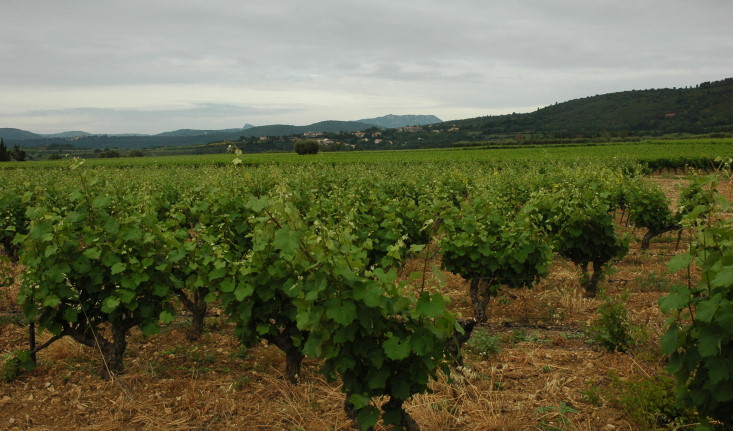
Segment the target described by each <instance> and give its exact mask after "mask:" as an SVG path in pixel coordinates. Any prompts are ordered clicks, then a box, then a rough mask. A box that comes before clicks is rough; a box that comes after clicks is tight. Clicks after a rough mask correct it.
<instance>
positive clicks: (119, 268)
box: [111, 262, 127, 275]
mask: <svg viewBox="0 0 733 431" xmlns="http://www.w3.org/2000/svg"><path fill="white" fill-rule="evenodd" d="M126 269H127V265H126V264H124V263H122V262H118V263H115V264H114V265H112V268H111V271H112V275H115V274H119V273H121V272H123V271H124V270H126Z"/></svg>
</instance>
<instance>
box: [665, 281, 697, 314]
mask: <svg viewBox="0 0 733 431" xmlns="http://www.w3.org/2000/svg"><path fill="white" fill-rule="evenodd" d="M690 299H691V293H690V289H688V288H687V287H686V286H672V287H671V288H670V293H669V295H667V296H665V297H662V298H660V299H659V308H660V309H661V310H662V312H663V313H669V312H670V311H672V310H681V309H683V308H685V307H687V305H688V304H689V303H690Z"/></svg>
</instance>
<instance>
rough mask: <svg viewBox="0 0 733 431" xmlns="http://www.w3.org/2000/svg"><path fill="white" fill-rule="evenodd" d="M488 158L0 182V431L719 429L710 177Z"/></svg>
mask: <svg viewBox="0 0 733 431" xmlns="http://www.w3.org/2000/svg"><path fill="white" fill-rule="evenodd" d="M648 145H650V146H652V147H653V144H648ZM710 145H711V148H718V149H720V148H719V147H716V146H715V145H717V144H710ZM481 151H482V150H470V151H469V150H466V151H453V152H451V153H452V154H461V156H460V157H459V158H458V159H457V160H449V159H448V158H447V157H444V156H441V157H443V159H439V157H435V159H433V158H432V157H433V156H430V157H427V156H425V158H424V159H418V160H402V161H399V162H396V161H392V162H384V163H368V162H364V161H360V160H348V161H341V162H338V163H336V162H331V163H328V162H325V163H277V164H270V163H265V162H258V163H248V162H247V159H246V158H247V156H246V155H240V156H238V158H236V159H235V160H234V161H232V158H233V157H232V156H229V159H228V161H227V162H223V161H222V162H217V163H215V164H211V165H209V166H186V165H185V164H183V165H151V166H125V167H119V166H116V167H104V166H88V165H86V164H85V163H84V162H82V161H79V160H72V161H65V162H63V163H60V164H56V165H51V164H44V165H40V164H39V165H29V167H28V168H26V169H5V170H3V171H2V175H3V182H4V188H3V189H2V190H0V244H2V250H3V257H2V259H3V260H2V262H0V265H2V279H0V289H1V290H0V331H2V332H0V343H2V350H1V351H0V354H2V355H3V369H2V375H1V376H0V378H2V383H0V389H1V391H0V421H1V422H0V427H2V428H7V429H34V430H43V429H88V430H92V429H105V430H110V429H120V430H122V429H158V430H167V429H171V430H173V429H191V430H193V429H196V430H198V429H212V430H217V429H252V430H255V429H257V430H293V431H295V430H326V429H330V430H348V429H362V430H366V429H377V430H379V429H406V430H418V429H423V430H492V429H494V430H520V429H521V430H547V431H549V430H597V429H631V430H637V429H648V430H653V429H695V427H698V428H699V429H715V427H716V426H717V427H722V428H721V429H731V427H733V417H732V416H731V411H733V373H731V366H730V361H729V357H728V355H730V354H731V353H730V351H731V350H732V349H733V343H731V339H732V335H733V334H731V331H733V329H731V328H733V325H731V324H730V323H731V322H730V319H731V318H733V317H732V316H733V294H731V290H730V288H731V285H732V283H731V281H732V280H733V277H732V274H733V257H732V256H733V254H732V253H731V244H733V242H732V240H733V230H731V227H730V223H729V222H728V221H727V218H728V217H729V216H730V204H729V199H730V191H731V188H730V184H729V182H728V179H727V177H726V176H725V173H726V172H727V166H726V165H724V164H723V163H722V162H720V161H718V162H713V161H712V160H711V159H710V158H705V159H703V158H702V157H703V156H697V157H699V159H698V162H691V160H692V159H690V158H689V156H687V155H685V156H683V155H678V156H677V155H674V154H672V153H667V154H672V155H671V156H666V157H667V158H662V157H656V158H649V159H648V160H646V161H644V163H643V164H639V161H640V160H638V159H632V158H628V157H610V158H602V159H601V158H598V157H576V158H574V159H572V158H570V156H569V155H568V156H560V157H558V158H547V159H545V160H537V158H536V157H535V158H534V159H533V158H524V159H522V158H519V157H517V158H516V159H509V160H495V159H494V160H488V159H479V158H474V159H471V154H475V152H479V153H480V152H481ZM483 151H484V153H486V151H487V150H483ZM506 151H507V152H511V151H520V150H518V149H511V150H506ZM521 151H530V150H521ZM541 151H543V150H539V149H537V150H535V152H541ZM568 151H576V153H577V151H578V149H572V148H568ZM701 151H702V149H701ZM706 151H707V150H706ZM711 151H712V150H711ZM724 153H725V155H727V150H726V151H724ZM425 154H429V153H428V152H425ZM409 157H415V156H409ZM419 157H423V156H419ZM464 157H465V158H464ZM686 157H687V158H686ZM222 160H224V159H222ZM685 165H698V166H699V167H701V168H705V169H706V171H705V172H700V173H699V174H697V175H695V174H694V172H693V170H689V171H688V172H687V173H686V174H685V176H684V177H676V176H674V177H673V176H671V175H669V176H668V177H660V176H656V177H649V176H647V175H646V174H648V173H649V172H650V170H660V169H678V168H684V167H685ZM34 167H35V168H34ZM713 168H715V171H713ZM678 394H679V400H678V399H677V397H678Z"/></svg>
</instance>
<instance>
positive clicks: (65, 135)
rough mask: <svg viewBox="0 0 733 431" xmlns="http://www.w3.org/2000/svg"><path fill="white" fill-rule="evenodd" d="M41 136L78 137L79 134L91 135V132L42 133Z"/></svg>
mask: <svg viewBox="0 0 733 431" xmlns="http://www.w3.org/2000/svg"><path fill="white" fill-rule="evenodd" d="M41 136H43V137H44V138H78V137H81V136H92V134H91V133H87V132H80V131H71V132H61V133H52V134H44V135H41Z"/></svg>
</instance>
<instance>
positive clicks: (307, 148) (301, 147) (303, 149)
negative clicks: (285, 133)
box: [293, 139, 320, 155]
mask: <svg viewBox="0 0 733 431" xmlns="http://www.w3.org/2000/svg"><path fill="white" fill-rule="evenodd" d="M293 149H294V150H295V152H296V153H298V154H300V155H304V154H318V150H320V147H319V146H318V142H317V141H314V140H312V139H309V140H305V141H298V142H296V143H295V146H294V147H293Z"/></svg>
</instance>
